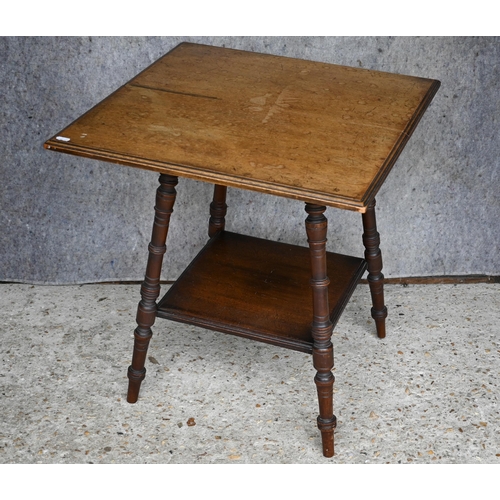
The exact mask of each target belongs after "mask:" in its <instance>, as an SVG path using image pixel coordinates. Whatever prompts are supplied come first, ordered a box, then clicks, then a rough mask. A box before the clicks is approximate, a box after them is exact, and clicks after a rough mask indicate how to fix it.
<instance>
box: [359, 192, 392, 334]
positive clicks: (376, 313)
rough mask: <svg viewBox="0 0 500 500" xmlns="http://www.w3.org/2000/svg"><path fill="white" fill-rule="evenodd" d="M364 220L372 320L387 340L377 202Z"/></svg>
mask: <svg viewBox="0 0 500 500" xmlns="http://www.w3.org/2000/svg"><path fill="white" fill-rule="evenodd" d="M362 218H363V231H364V232H363V244H364V246H365V249H366V250H365V259H366V262H367V263H368V284H369V286H370V293H371V296H372V303H373V307H372V309H371V314H372V318H373V319H374V320H375V326H376V328H377V335H378V337H379V338H381V339H383V338H385V318H387V307H386V306H385V304H384V275H383V274H382V253H381V251H380V235H379V233H378V232H377V221H376V218H375V200H373V202H372V203H371V204H370V205H369V206H368V208H367V210H366V212H365V213H364V214H363V215H362Z"/></svg>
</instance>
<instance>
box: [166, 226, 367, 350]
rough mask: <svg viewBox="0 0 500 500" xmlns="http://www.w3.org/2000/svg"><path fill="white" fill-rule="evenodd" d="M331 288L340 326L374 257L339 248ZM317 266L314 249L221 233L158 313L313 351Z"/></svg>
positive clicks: (332, 261)
mask: <svg viewBox="0 0 500 500" xmlns="http://www.w3.org/2000/svg"><path fill="white" fill-rule="evenodd" d="M326 261H327V264H328V266H329V268H330V269H335V275H334V278H333V279H332V282H331V284H330V286H329V287H328V303H329V314H330V321H331V322H332V324H335V323H336V322H337V321H338V319H339V318H340V316H341V314H342V311H343V310H344V307H345V306H346V304H347V303H348V301H349V298H350V297H351V294H352V293H353V291H354V289H355V287H356V284H357V283H358V281H359V279H360V278H361V276H362V275H363V272H364V270H365V269H366V262H365V261H364V260H363V259H360V258H357V257H349V256H345V255H339V254H335V253H331V252H327V253H326ZM310 279H311V267H310V256H309V250H308V249H307V248H306V247H300V246H295V245H289V244H287V243H281V242H275V241H269V240H264V239H261V238H255V237H252V236H245V235H241V234H236V233H232V232H230V231H224V232H221V233H217V234H216V235H215V236H214V237H213V238H212V239H211V240H210V241H209V242H208V243H207V244H206V246H205V247H204V248H203V249H202V250H201V252H200V253H199V254H198V256H197V257H196V258H195V259H194V260H193V261H192V262H191V264H190V265H189V266H188V267H187V268H186V270H185V271H184V272H183V273H182V274H181V276H180V277H179V278H178V279H177V281H176V282H175V283H174V284H173V285H172V286H171V287H170V289H169V290H168V291H167V292H166V294H165V296H164V297H163V298H162V299H161V301H160V302H159V303H158V316H160V317H161V318H165V319H170V320H173V321H179V322H182V323H189V324H193V325H197V326H201V327H203V328H207V329H210V330H216V331H220V332H224V333H230V334H232V335H238V336H240V337H246V338H249V339H252V340H257V341H261V342H266V343H269V344H273V345H277V346H280V347H286V348H288V349H293V350H296V351H302V352H307V353H312V352H313V342H314V341H313V336H312V333H311V322H312V320H313V302H312V299H311V298H310V297H311V291H310V285H309V283H310Z"/></svg>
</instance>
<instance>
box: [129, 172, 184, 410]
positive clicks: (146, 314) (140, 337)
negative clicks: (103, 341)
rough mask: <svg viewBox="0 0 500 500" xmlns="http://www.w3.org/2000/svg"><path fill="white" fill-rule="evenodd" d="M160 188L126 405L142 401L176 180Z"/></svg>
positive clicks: (165, 177)
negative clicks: (141, 395)
mask: <svg viewBox="0 0 500 500" xmlns="http://www.w3.org/2000/svg"><path fill="white" fill-rule="evenodd" d="M159 180H160V186H159V188H158V189H157V191H156V205H155V220H154V224H153V231H152V235H151V243H150V244H149V247H148V250H149V257H148V264H147V267H146V276H145V278H144V281H143V283H142V286H141V297H142V299H141V301H140V302H139V306H138V308H137V328H136V329H135V331H134V352H133V355H132V364H131V365H130V366H129V368H128V373H127V375H128V378H129V386H128V393H127V401H128V402H129V403H135V402H136V401H137V398H138V397H139V390H140V387H141V383H142V381H143V380H144V377H145V376H146V368H145V367H144V365H145V362H146V355H147V351H148V346H149V341H150V340H151V336H152V335H153V332H152V331H151V327H152V326H153V324H154V322H155V319H156V299H157V298H158V296H159V294H160V275H161V268H162V263H163V255H164V253H165V251H166V249H167V247H166V245H165V243H166V240H167V234H168V228H169V224H170V216H171V214H172V211H173V206H174V202H175V196H176V191H175V186H176V185H177V177H173V176H170V175H163V174H162V175H160V179H159Z"/></svg>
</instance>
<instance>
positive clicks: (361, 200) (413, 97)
mask: <svg viewBox="0 0 500 500" xmlns="http://www.w3.org/2000/svg"><path fill="white" fill-rule="evenodd" d="M438 87H439V82H438V81H436V80H429V79H425V78H417V77H412V76H403V75H395V74H391V73H383V72H380V71H372V70H367V69H362V68H350V67H345V66H338V65H334V64H325V63H318V62H312V61H304V60H299V59H293V58H287V57H280V56H272V55H267V54H257V53H252V52H245V51H239V50H231V49H226V48H220V47H210V46H204V45H196V44H191V43H182V44H180V45H179V46H177V47H176V48H175V49H173V50H172V51H171V52H169V53H168V54H167V55H165V56H164V57H163V58H161V59H159V60H158V61H157V62H156V63H154V64H153V65H151V66H150V67H149V68H147V69H146V70H144V71H143V72H142V73H141V74H139V75H138V76H137V77H135V78H133V79H132V80H131V81H130V82H128V83H127V84H126V85H124V86H123V87H121V88H120V89H118V90H117V91H116V92H114V93H113V94H112V95H110V96H109V97H108V98H106V99H104V100H103V101H102V102H101V103H99V104H98V105H97V106H96V107H94V108H93V109H92V110H90V111H89V112H88V113H86V114H85V115H83V116H82V117H81V118H79V119H78V120H77V121H75V122H74V123H73V124H71V125H70V126H69V127H67V128H65V129H64V130H62V131H61V132H60V133H58V134H57V136H54V137H53V138H52V139H50V140H49V141H47V142H46V144H45V147H47V148H49V149H54V150H57V151H64V152H66V153H71V154H76V155H80V156H86V157H90V158H95V159H98V160H105V161H110V162H115V163H120V164H123V165H130V166H134V167H141V168H146V169H151V170H155V171H158V172H162V173H167V174H173V175H180V176H183V177H189V178H192V179H197V180H201V181H207V182H211V183H214V184H221V185H225V186H235V187H238V188H246V189H252V190H256V191H261V192H265V193H270V194H275V195H280V196H285V197H290V198H295V199H299V200H302V201H305V202H312V203H318V204H320V205H328V206H335V207H340V208H345V209H350V210H357V211H359V212H364V211H365V210H366V207H367V206H368V205H369V203H370V202H371V200H372V199H373V198H374V197H375V195H376V193H377V191H378V190H379V188H380V186H381V185H382V183H383V181H384V179H385V178H386V176H387V174H388V173H389V171H390V169H391V168H392V166H393V164H394V162H395V161H396V159H397V158H398V156H399V154H400V153H401V151H402V149H403V147H404V145H405V144H406V142H407V141H408V139H409V137H410V135H411V134H412V132H413V130H414V128H415V126H416V125H417V123H418V121H419V120H420V118H421V116H422V115H423V113H424V111H425V109H426V108H427V106H428V105H429V103H430V101H431V100H432V97H433V96H434V94H435V92H436V91H437V89H438ZM58 137H59V138H60V139H58Z"/></svg>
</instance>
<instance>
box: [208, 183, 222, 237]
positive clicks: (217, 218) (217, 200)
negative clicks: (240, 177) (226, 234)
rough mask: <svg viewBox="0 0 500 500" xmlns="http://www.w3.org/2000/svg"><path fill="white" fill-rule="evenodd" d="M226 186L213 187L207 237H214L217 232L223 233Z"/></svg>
mask: <svg viewBox="0 0 500 500" xmlns="http://www.w3.org/2000/svg"><path fill="white" fill-rule="evenodd" d="M226 192H227V187H226V186H219V185H218V184H216V185H215V186H214V197H213V201H212V203H210V221H209V223H208V236H210V238H211V237H212V236H215V235H216V234H217V233H218V232H219V231H224V226H225V223H226V221H225V217H226V211H227V205H226Z"/></svg>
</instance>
